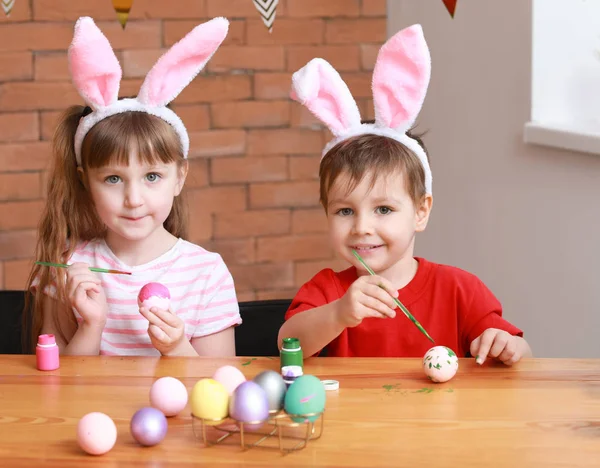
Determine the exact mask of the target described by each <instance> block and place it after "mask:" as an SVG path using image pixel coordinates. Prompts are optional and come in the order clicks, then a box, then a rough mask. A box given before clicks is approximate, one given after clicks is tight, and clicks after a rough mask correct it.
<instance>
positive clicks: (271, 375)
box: [252, 370, 287, 413]
mask: <svg viewBox="0 0 600 468" xmlns="http://www.w3.org/2000/svg"><path fill="white" fill-rule="evenodd" d="M252 380H253V381H254V382H256V383H257V384H258V385H259V386H260V387H261V388H262V389H263V390H264V391H265V393H266V394H267V399H268V400H269V412H271V413H276V412H277V411H279V410H281V409H282V408H283V399H284V398H285V392H286V390H287V385H286V384H285V381H284V380H283V377H281V374H279V373H278V372H275V371H273V370H266V371H264V372H261V373H260V374H258V375H257V376H256V377H254V379H252Z"/></svg>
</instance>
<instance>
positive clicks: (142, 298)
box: [138, 283, 171, 310]
mask: <svg viewBox="0 0 600 468" xmlns="http://www.w3.org/2000/svg"><path fill="white" fill-rule="evenodd" d="M138 306H139V307H140V308H141V307H145V308H147V309H150V307H157V308H159V309H161V310H169V307H170V306H171V293H170V292H169V289H168V288H167V287H166V286H165V285H164V284H161V283H148V284H146V285H144V286H143V287H142V289H140V292H139V294H138Z"/></svg>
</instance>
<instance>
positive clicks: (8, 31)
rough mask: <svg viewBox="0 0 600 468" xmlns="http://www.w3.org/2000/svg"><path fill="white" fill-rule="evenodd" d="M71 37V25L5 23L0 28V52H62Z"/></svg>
mask: <svg viewBox="0 0 600 468" xmlns="http://www.w3.org/2000/svg"><path fill="white" fill-rule="evenodd" d="M17 3H23V2H22V1H21V2H17ZM72 37H73V25H72V24H52V23H12V24H11V23H7V24H3V25H2V27H1V28H0V51H11V52H16V51H19V50H25V51H28V50H64V49H66V48H67V47H68V46H69V44H70V42H71V39H72Z"/></svg>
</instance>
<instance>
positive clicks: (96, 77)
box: [68, 17, 122, 110]
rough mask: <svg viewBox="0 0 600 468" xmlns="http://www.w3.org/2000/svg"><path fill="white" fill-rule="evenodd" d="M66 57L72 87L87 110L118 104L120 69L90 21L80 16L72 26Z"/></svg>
mask: <svg viewBox="0 0 600 468" xmlns="http://www.w3.org/2000/svg"><path fill="white" fill-rule="evenodd" d="M68 57H69V69H70V72H71V77H72V78H73V84H74V85H75V88H76V89H77V91H78V92H79V94H80V95H81V97H82V98H83V99H84V100H85V102H86V103H87V104H88V105H90V107H92V108H93V109H94V110H95V109H98V108H101V107H106V106H108V105H110V104H112V103H114V102H116V101H117V99H118V96H119V84H120V82H121V75H122V72H121V67H120V65H119V61H118V60H117V57H116V56H115V53H114V52H113V49H112V47H111V46H110V43H109V42H108V39H106V37H105V36H104V34H102V31H100V29H98V26H96V24H95V23H94V20H92V18H89V17H82V18H79V19H78V20H77V23H75V32H74V34H73V40H72V41H71V45H70V46H69V52H68Z"/></svg>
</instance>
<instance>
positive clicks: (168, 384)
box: [150, 377, 188, 417]
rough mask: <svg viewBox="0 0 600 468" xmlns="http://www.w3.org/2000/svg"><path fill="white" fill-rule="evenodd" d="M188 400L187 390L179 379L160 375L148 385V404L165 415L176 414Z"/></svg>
mask: <svg viewBox="0 0 600 468" xmlns="http://www.w3.org/2000/svg"><path fill="white" fill-rule="evenodd" d="M187 402H188V392H187V389H186V388H185V385H184V384H183V382H181V380H177V379H176V378H174V377H161V378H160V379H158V380H156V381H155V382H154V383H153V384H152V387H150V405H152V407H154V408H156V409H158V410H160V411H162V412H163V413H164V415H165V416H167V417H169V416H176V415H177V414H179V413H180V412H181V411H182V410H183V408H185V405H187Z"/></svg>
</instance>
